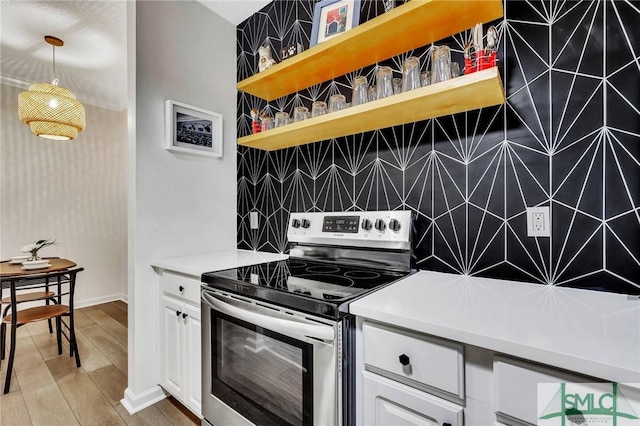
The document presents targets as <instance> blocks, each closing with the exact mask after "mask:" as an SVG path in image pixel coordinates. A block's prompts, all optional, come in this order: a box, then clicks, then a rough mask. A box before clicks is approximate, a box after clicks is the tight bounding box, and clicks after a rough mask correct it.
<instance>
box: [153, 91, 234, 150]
mask: <svg viewBox="0 0 640 426" xmlns="http://www.w3.org/2000/svg"><path fill="white" fill-rule="evenodd" d="M165 120H166V146H165V149H167V150H169V151H172V152H179V153H186V154H193V155H200V156H205V157H222V145H223V143H222V142H223V141H222V115H221V114H217V113H215V112H211V111H207V110H205V109H202V108H198V107H195V106H192V105H187V104H183V103H182V102H177V101H174V100H171V99H169V100H168V101H166V103H165Z"/></svg>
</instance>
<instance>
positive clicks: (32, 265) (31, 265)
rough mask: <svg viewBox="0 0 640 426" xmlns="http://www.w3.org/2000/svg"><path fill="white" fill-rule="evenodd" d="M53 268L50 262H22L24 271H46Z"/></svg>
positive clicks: (45, 260)
mask: <svg viewBox="0 0 640 426" xmlns="http://www.w3.org/2000/svg"><path fill="white" fill-rule="evenodd" d="M49 266H51V263H49V260H47V259H44V260H28V261H26V262H22V269H24V270H27V271H28V270H32V269H44V268H48V267H49Z"/></svg>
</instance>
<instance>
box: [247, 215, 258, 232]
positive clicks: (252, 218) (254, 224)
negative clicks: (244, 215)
mask: <svg viewBox="0 0 640 426" xmlns="http://www.w3.org/2000/svg"><path fill="white" fill-rule="evenodd" d="M249 226H250V227H251V229H258V212H250V213H249Z"/></svg>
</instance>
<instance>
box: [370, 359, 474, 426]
mask: <svg viewBox="0 0 640 426" xmlns="http://www.w3.org/2000/svg"><path fill="white" fill-rule="evenodd" d="M362 374H363V376H364V383H363V385H364V386H363V387H364V392H363V393H364V414H363V419H361V420H362V421H361V422H359V423H360V424H363V425H367V426H369V425H376V426H414V425H415V426H418V425H419V426H439V425H442V424H444V423H449V424H451V426H463V417H462V407H461V406H459V405H457V404H454V403H452V402H449V401H445V400H444V399H441V398H438V397H436V396H433V395H430V394H428V393H425V392H422V391H420V390H417V389H413V388H411V387H409V386H405V385H403V384H401V383H398V382H395V381H393V380H389V379H387V378H385V377H382V376H378V375H377V374H373V373H369V372H368V371H363V372H362Z"/></svg>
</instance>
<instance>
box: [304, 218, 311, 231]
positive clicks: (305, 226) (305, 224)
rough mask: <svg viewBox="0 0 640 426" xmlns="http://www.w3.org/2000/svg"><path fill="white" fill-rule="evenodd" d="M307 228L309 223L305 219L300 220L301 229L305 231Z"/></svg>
mask: <svg viewBox="0 0 640 426" xmlns="http://www.w3.org/2000/svg"><path fill="white" fill-rule="evenodd" d="M309 226H311V222H309V221H308V220H307V219H302V227H303V228H304V229H307V228H308V227H309Z"/></svg>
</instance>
